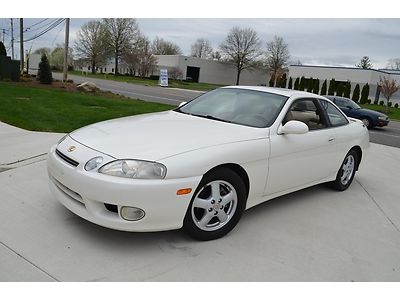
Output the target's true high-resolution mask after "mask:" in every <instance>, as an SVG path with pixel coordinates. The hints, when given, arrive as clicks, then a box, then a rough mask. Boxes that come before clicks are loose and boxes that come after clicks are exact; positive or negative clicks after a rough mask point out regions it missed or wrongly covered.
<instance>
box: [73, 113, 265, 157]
mask: <svg viewBox="0 0 400 300" xmlns="http://www.w3.org/2000/svg"><path fill="white" fill-rule="evenodd" d="M268 136H269V129H268V128H253V127H248V126H243V125H236V124H230V123H225V122H221V121H215V120H210V119H206V118H201V117H195V116H190V115H186V114H183V113H178V112H175V111H167V112H161V113H152V114H145V115H138V116H132V117H126V118H120V119H114V120H109V121H104V122H100V123H95V124H92V125H89V126H86V127H83V128H81V129H78V130H76V131H73V132H72V133H70V137H71V138H73V139H74V140H75V141H77V142H79V143H81V144H83V145H85V146H87V147H90V148H92V149H95V150H98V151H100V152H103V153H105V154H108V155H111V156H113V157H115V158H119V159H122V158H132V159H142V160H150V161H156V160H160V159H163V158H166V157H170V156H174V155H177V154H180V153H184V152H188V151H193V150H196V149H201V148H206V147H211V146H216V145H221V144H227V143H234V142H239V141H244V140H253V139H262V138H267V137H268Z"/></svg>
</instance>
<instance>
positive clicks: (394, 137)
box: [53, 73, 400, 148]
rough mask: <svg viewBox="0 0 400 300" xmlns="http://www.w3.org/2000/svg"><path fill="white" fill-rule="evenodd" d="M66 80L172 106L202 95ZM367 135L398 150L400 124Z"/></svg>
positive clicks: (82, 79) (79, 78) (56, 75)
mask: <svg viewBox="0 0 400 300" xmlns="http://www.w3.org/2000/svg"><path fill="white" fill-rule="evenodd" d="M53 76H54V78H55V79H58V80H61V79H62V74H61V73H53ZM68 78H69V79H72V80H73V81H74V82H75V83H83V82H85V81H90V82H93V83H95V84H96V85H97V87H98V88H100V89H102V90H105V91H110V92H113V93H116V94H121V95H124V96H126V97H129V98H135V99H141V100H144V101H152V102H159V103H166V104H172V105H179V103H181V102H183V101H189V100H191V99H193V98H195V97H197V96H198V95H200V94H202V93H203V92H200V91H192V90H183V89H175V88H162V87H158V86H145V85H138V84H132V83H126V82H119V81H112V80H106V79H97V78H89V77H83V76H77V75H68ZM369 135H370V140H371V142H372V143H377V144H381V145H386V146H392V147H397V148H400V122H396V121H391V122H390V123H389V126H386V127H384V128H375V129H372V130H370V131H369Z"/></svg>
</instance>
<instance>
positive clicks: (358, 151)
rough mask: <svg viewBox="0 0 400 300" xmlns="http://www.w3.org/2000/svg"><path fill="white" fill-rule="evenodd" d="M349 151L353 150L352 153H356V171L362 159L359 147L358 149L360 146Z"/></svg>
mask: <svg viewBox="0 0 400 300" xmlns="http://www.w3.org/2000/svg"><path fill="white" fill-rule="evenodd" d="M351 150H354V151H356V152H357V156H358V162H357V166H356V171H358V166H359V165H360V163H361V158H362V150H361V147H360V146H354V147H353V148H351V149H350V151H351Z"/></svg>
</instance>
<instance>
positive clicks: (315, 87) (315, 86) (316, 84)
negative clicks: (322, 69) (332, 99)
mask: <svg viewBox="0 0 400 300" xmlns="http://www.w3.org/2000/svg"><path fill="white" fill-rule="evenodd" d="M313 93H314V94H317V95H318V94H319V79H314V83H313Z"/></svg>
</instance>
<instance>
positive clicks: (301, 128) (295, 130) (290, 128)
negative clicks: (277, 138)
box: [278, 120, 308, 134]
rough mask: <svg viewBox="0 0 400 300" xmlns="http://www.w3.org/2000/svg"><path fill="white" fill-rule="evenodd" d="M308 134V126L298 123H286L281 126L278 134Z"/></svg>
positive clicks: (293, 121)
mask: <svg viewBox="0 0 400 300" xmlns="http://www.w3.org/2000/svg"><path fill="white" fill-rule="evenodd" d="M307 132H308V126H307V125H306V124H305V123H303V122H300V121H295V120H292V121H288V122H287V123H286V124H285V125H283V126H282V125H281V126H280V127H279V129H278V134H304V133H307Z"/></svg>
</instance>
